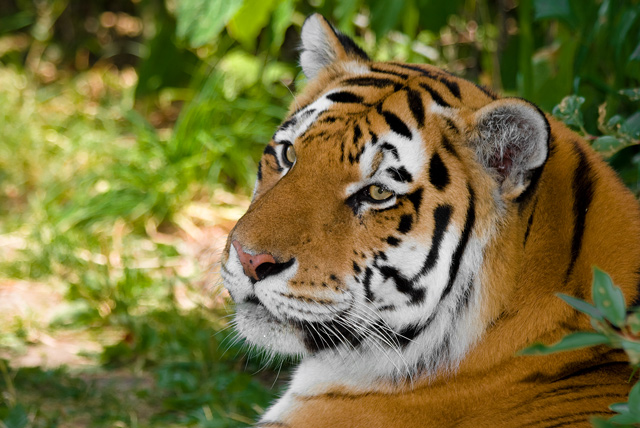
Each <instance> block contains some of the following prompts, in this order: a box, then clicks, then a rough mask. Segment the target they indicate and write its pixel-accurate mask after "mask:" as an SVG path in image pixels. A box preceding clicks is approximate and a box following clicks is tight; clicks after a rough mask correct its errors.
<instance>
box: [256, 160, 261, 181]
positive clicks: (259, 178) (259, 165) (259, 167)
mask: <svg viewBox="0 0 640 428" xmlns="http://www.w3.org/2000/svg"><path fill="white" fill-rule="evenodd" d="M257 176H258V181H260V180H262V161H260V162H258V174H257Z"/></svg>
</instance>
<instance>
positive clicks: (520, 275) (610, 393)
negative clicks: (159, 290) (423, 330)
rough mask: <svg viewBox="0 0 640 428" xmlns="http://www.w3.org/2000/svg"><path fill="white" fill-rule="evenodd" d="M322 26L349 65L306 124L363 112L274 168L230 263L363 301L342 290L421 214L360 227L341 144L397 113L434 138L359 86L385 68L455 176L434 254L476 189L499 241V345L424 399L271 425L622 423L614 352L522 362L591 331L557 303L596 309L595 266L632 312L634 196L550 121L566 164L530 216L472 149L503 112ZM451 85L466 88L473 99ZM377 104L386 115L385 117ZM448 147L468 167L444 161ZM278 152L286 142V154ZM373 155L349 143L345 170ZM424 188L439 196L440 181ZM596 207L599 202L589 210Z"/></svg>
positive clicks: (486, 288) (367, 400) (427, 383)
mask: <svg viewBox="0 0 640 428" xmlns="http://www.w3.org/2000/svg"><path fill="white" fill-rule="evenodd" d="M316 19H318V20H320V21H319V22H320V24H321V26H322V28H323V29H324V30H323V31H324V33H322V34H324V36H325V37H326V39H327V40H326V41H327V43H329V44H330V46H331V49H333V50H334V51H335V53H336V55H335V58H334V61H333V62H332V63H331V64H328V65H327V66H326V67H324V68H323V69H322V71H321V72H320V73H319V74H318V75H317V76H316V77H315V79H314V80H313V81H311V82H310V83H309V84H308V86H307V88H306V89H305V90H304V92H303V93H302V94H301V95H300V96H299V97H298V98H297V100H296V102H295V103H294V106H296V110H298V109H299V108H303V107H304V106H308V105H310V104H312V103H313V102H314V101H315V100H317V99H318V97H319V96H321V95H322V94H326V93H328V92H329V91H332V90H336V89H338V88H348V90H349V92H350V93H351V94H355V95H357V96H358V97H361V99H362V102H359V103H343V104H335V105H333V106H332V107H331V108H330V110H328V112H326V113H324V114H325V115H326V116H327V115H330V116H332V117H333V118H334V120H333V121H332V122H330V123H318V124H313V125H311V126H310V127H309V129H308V130H307V131H306V132H305V133H303V135H302V136H300V137H299V138H298V139H297V140H296V141H295V142H293V143H294V145H295V150H296V154H297V161H296V164H295V166H294V167H292V168H291V169H290V170H289V171H288V172H286V173H285V175H282V172H279V171H278V168H279V165H278V161H277V160H276V158H275V156H271V155H267V154H265V156H264V157H263V159H262V160H261V173H262V177H261V180H260V183H259V186H258V187H257V189H256V193H255V195H254V199H253V202H252V204H251V207H250V208H249V210H248V211H247V213H246V214H245V216H244V217H243V218H242V219H241V220H240V221H239V222H238V224H237V226H236V227H235V229H234V230H233V231H232V233H231V234H230V238H229V243H228V245H227V247H226V250H225V253H224V256H223V264H224V263H227V261H228V260H229V257H230V255H229V251H230V248H231V242H232V241H233V240H237V241H238V242H241V243H242V245H243V246H245V247H247V248H249V249H250V250H251V251H253V252H255V253H260V252H268V253H269V254H271V255H273V256H274V257H275V259H277V260H289V259H292V258H295V260H297V262H298V263H299V266H300V267H299V268H298V271H297V272H296V274H295V276H294V277H293V278H292V279H291V280H289V283H288V290H289V296H288V297H289V298H291V299H297V300H301V301H305V302H313V301H315V300H317V299H327V300H332V299H339V296H340V295H343V294H344V293H346V292H347V291H348V290H347V289H346V285H345V281H342V280H340V281H333V282H332V281H331V280H329V277H330V275H331V276H332V277H333V278H335V277H338V278H343V277H345V276H346V275H349V274H351V273H352V271H353V269H354V264H359V263H364V261H365V260H369V259H371V258H372V257H373V256H374V254H375V253H376V252H377V251H382V250H384V249H385V248H388V247H389V245H388V244H387V243H385V242H384V240H385V238H387V236H388V235H389V231H390V230H391V231H393V230H395V229H396V228H397V227H399V226H398V219H399V218H400V217H401V216H402V215H409V214H411V213H412V208H411V204H410V203H409V201H408V200H406V199H402V198H398V203H397V208H395V210H394V211H389V214H385V212H384V211H381V212H379V213H377V214H376V213H372V212H370V211H367V212H365V213H364V214H360V215H354V210H352V209H351V208H350V207H349V206H348V205H347V204H346V203H345V198H346V196H345V186H346V185H347V184H348V183H352V182H357V181H358V180H361V179H362V177H360V170H359V164H358V163H357V162H354V163H349V162H346V161H344V159H341V153H340V150H339V148H340V143H341V142H342V143H343V145H344V141H345V140H346V141H351V140H352V139H354V135H353V134H354V132H355V131H354V129H355V127H356V125H357V126H358V127H359V130H360V132H362V134H363V136H364V137H363V138H369V137H370V136H371V135H381V134H383V133H385V132H388V130H389V125H388V123H385V122H384V121H382V120H380V113H379V112H380V111H390V112H393V113H394V114H395V115H396V116H397V117H398V118H400V120H402V121H403V122H405V123H407V124H409V125H410V126H411V127H412V129H413V128H416V127H419V125H418V124H416V120H415V119H414V118H413V117H412V114H411V112H410V111H409V109H408V108H407V101H406V96H405V93H404V92H399V91H398V90H397V87H394V86H388V87H382V88H378V87H371V86H367V87H362V86H349V85H345V83H344V82H345V80H346V79H347V78H349V77H351V78H353V77H358V76H360V77H362V75H361V74H357V73H355V74H354V73H353V70H354V69H356V68H357V67H356V66H358V67H372V66H375V67H376V70H378V71H370V72H369V73H368V74H366V75H365V76H374V77H376V78H379V79H391V80H393V81H394V82H397V83H398V85H402V86H403V88H409V89H408V90H415V91H420V94H421V97H422V101H423V104H424V106H425V107H424V111H425V125H424V126H423V127H422V128H420V129H421V134H420V135H421V138H422V140H423V141H424V144H425V146H426V150H427V152H428V153H434V152H435V153H438V154H439V155H440V156H441V158H442V160H443V162H444V164H445V165H446V167H447V169H448V172H449V175H450V177H451V179H450V183H449V184H448V186H447V188H446V189H445V190H444V191H436V190H434V189H432V188H430V187H428V186H426V187H425V189H426V190H425V196H424V198H423V199H422V205H421V207H420V210H419V213H416V218H414V220H413V221H414V229H413V230H412V231H411V232H410V233H411V237H412V238H413V239H417V240H430V239H431V237H432V236H433V235H434V234H435V225H434V221H433V220H432V217H431V215H432V214H431V213H433V211H434V210H435V209H436V207H438V206H442V205H443V204H450V205H451V206H453V207H454V209H453V214H452V217H451V223H452V224H453V225H454V226H455V227H456V228H457V229H458V230H462V229H463V228H464V225H465V219H466V217H465V213H466V212H467V209H468V208H467V207H468V206H469V198H470V195H469V191H468V186H471V188H472V189H473V192H474V195H475V218H476V221H475V224H474V230H473V235H472V236H473V237H487V238H488V243H487V244H486V246H485V247H484V252H483V254H484V258H483V263H482V266H478V267H477V268H478V272H481V276H482V290H481V294H480V296H481V297H480V299H481V309H480V313H479V314H478V316H477V322H478V323H480V324H481V325H482V327H483V333H482V335H481V337H480V338H479V340H477V341H476V342H474V344H473V345H472V346H471V348H470V350H469V351H468V352H467V353H466V355H465V356H464V358H463V359H462V361H460V363H459V365H458V366H457V367H456V368H454V369H453V370H448V369H447V368H446V367H445V368H441V369H440V370H439V371H437V372H436V373H435V375H430V376H425V377H422V378H420V379H418V380H417V381H416V382H415V383H414V384H413V385H411V386H408V384H407V383H402V382H400V383H397V382H396V383H394V382H388V381H386V380H384V379H381V380H380V388H379V389H376V388H369V389H366V388H365V389H364V390H362V389H359V388H354V387H350V386H347V385H343V384H339V383H336V384H330V385H323V386H322V388H320V389H318V390H313V391H309V392H308V393H307V394H296V395H295V396H294V397H293V398H292V402H291V405H290V408H289V409H288V410H287V411H285V412H282V414H281V415H282V416H281V418H280V419H278V420H277V421H265V422H264V423H263V425H262V426H265V427H268V426H273V427H283V426H286V427H292V428H293V427H305V428H312V427H367V428H374V427H381V428H382V427H385V428H386V427H425V426H438V427H441V426H451V427H454V426H455V427H478V426H495V427H512V426H529V425H531V426H545V427H551V426H588V423H587V421H588V419H589V417H590V416H592V415H601V416H606V415H608V414H610V413H611V412H610V411H609V410H608V408H607V405H608V404H610V403H612V402H616V401H623V400H624V397H625V396H626V395H627V394H628V391H629V389H630V385H629V384H628V383H627V379H628V377H629V373H630V369H629V367H628V365H627V364H626V360H625V356H624V355H623V354H620V353H618V352H613V351H607V349H605V348H603V347H596V348H593V349H587V350H579V351H573V352H566V353H562V354H555V355H551V356H545V357H520V356H516V355H515V354H516V352H517V351H519V350H521V349H523V348H524V347H526V346H527V345H529V344H531V343H533V342H536V341H542V342H544V343H552V342H554V341H556V340H558V339H560V338H561V337H562V336H564V335H565V334H567V333H569V332H571V331H577V330H588V329H589V328H590V326H589V321H588V318H587V317H586V316H585V315H582V314H579V313H578V312H576V311H575V310H573V309H572V308H570V307H569V306H567V305H566V304H565V303H563V302H562V301H561V300H560V299H558V298H557V297H556V294H557V293H565V294H569V295H573V296H576V297H579V298H583V299H587V300H590V289H591V275H592V274H591V269H592V266H598V267H600V268H601V269H603V270H605V271H607V272H608V273H610V275H611V276H612V278H613V280H614V282H615V283H616V284H617V285H618V286H619V287H621V289H622V290H623V293H624V295H625V297H626V299H627V302H630V301H632V300H633V299H636V298H637V297H638V279H639V278H638V276H639V271H638V269H639V268H640V215H639V214H640V212H639V209H638V204H637V202H636V200H635V199H634V197H633V195H632V194H631V193H630V192H629V191H628V190H627V189H626V188H625V187H624V185H623V184H622V183H621V181H620V180H619V179H618V178H617V177H616V174H615V173H614V172H613V170H612V169H611V168H610V167H609V166H608V165H607V164H606V163H605V162H604V161H603V160H602V159H601V158H600V156H599V155H598V154H596V153H595V152H593V150H592V149H591V148H590V147H589V146H588V144H586V143H585V142H584V141H583V140H582V139H581V138H580V137H579V136H578V135H577V134H575V133H574V132H572V131H570V130H569V129H567V128H566V127H565V126H564V125H563V124H561V123H559V122H558V121H556V120H555V119H554V118H552V117H551V116H546V120H547V121H548V123H549V126H550V128H549V129H550V143H549V148H550V153H549V156H548V158H547V161H546V164H545V165H544V169H543V170H542V173H541V176H540V177H539V180H538V182H537V187H536V188H535V191H534V192H533V194H532V196H531V197H530V198H529V199H527V200H526V201H525V202H521V203H517V202H516V199H517V198H518V197H519V196H521V195H522V193H523V190H522V188H520V187H517V186H515V185H514V187H511V188H509V189H511V190H509V189H507V190H504V188H505V186H508V183H507V184H503V187H500V186H501V184H500V183H501V182H500V179H496V174H495V173H494V172H491V171H489V170H487V168H486V167H484V166H483V165H481V164H480V163H479V162H478V160H477V157H476V155H475V152H474V150H473V149H472V147H470V146H469V140H470V138H472V137H471V136H472V135H473V134H474V132H475V126H476V122H475V121H476V120H477V118H476V112H477V111H478V109H480V108H482V107H484V106H487V105H489V104H491V103H492V102H495V101H494V99H493V95H492V94H490V93H487V92H486V91H484V90H482V89H481V88H478V87H477V86H475V85H474V84H472V83H470V82H468V81H465V80H463V79H460V78H457V77H455V76H452V75H449V74H446V73H445V72H443V71H441V70H439V69H437V68H435V67H432V66H428V65H420V66H419V68H416V69H409V68H405V67H403V66H401V65H398V64H392V63H372V62H369V61H367V60H366V59H363V58H361V57H359V56H358V55H354V54H353V53H349V52H348V50H347V49H346V48H345V47H344V46H343V45H342V44H341V41H340V40H338V38H337V36H336V33H335V32H333V30H332V29H331V27H330V25H329V24H328V23H327V22H326V21H325V20H324V19H322V18H316ZM303 37H304V35H303ZM354 64H355V65H354ZM303 66H304V64H303ZM416 67H417V66H416ZM420 70H424V71H425V72H426V73H427V74H426V75H425V73H424V72H421V71H420ZM398 73H400V74H406V75H407V77H406V78H402V77H398V76H397V74H398ZM428 76H432V77H428ZM446 81H450V82H455V84H456V85H457V86H458V87H459V89H460V97H459V98H458V97H456V96H455V94H453V93H452V91H451V90H449V89H448V87H447V85H446V83H445V82H446ZM421 83H426V84H428V85H429V86H430V88H431V89H432V90H433V91H434V92H435V94H436V95H435V96H436V97H437V96H439V97H440V98H441V100H443V101H442V102H443V103H445V104H448V105H449V107H448V108H447V109H446V112H445V113H443V114H444V115H443V114H438V113H437V112H432V111H430V110H429V105H430V104H431V103H433V97H434V96H431V99H430V97H429V95H428V94H427V93H425V92H424V91H423V90H422V89H420V88H421V86H420V84H421ZM504 102H506V103H507V104H510V103H520V102H521V101H520V100H506V101H504ZM372 105H380V106H381V107H379V110H378V112H376V111H375V109H374V108H373V107H371V106H372ZM291 113H294V112H293V110H292V112H291ZM447 115H448V116H447ZM445 116H446V117H448V118H449V122H450V123H447V119H446V117H445ZM451 123H453V124H454V126H455V128H457V130H456V129H453V128H451V126H450V125H451ZM443 136H445V137H446V139H447V140H448V141H449V142H450V144H451V145H452V146H453V148H454V150H455V154H452V152H449V151H447V150H446V149H445V148H444V146H443ZM276 146H277V142H274V141H272V142H271V143H270V147H276ZM349 150H351V151H349ZM357 151H358V147H356V146H353V147H352V146H349V144H348V143H347V148H346V152H345V153H346V154H345V153H343V154H342V155H343V156H347V155H348V154H349V153H351V154H353V155H355V154H356V153H357ZM576 171H578V172H579V173H580V174H578V173H577V172H576ZM582 175H584V176H582ZM413 178H414V180H415V181H416V182H420V183H428V182H429V177H428V173H427V171H422V172H421V174H420V176H418V177H413ZM507 181H508V180H505V183H506V182H507ZM585 189H586V190H585ZM589 190H590V192H589ZM499 192H503V193H502V194H503V195H504V196H503V200H502V202H501V204H502V205H501V206H498V205H496V202H495V201H496V196H495V195H496V194H498V193H499ZM509 192H511V193H509ZM587 193H589V194H590V195H591V200H590V203H586V202H584V201H583V202H580V201H578V202H576V198H577V199H580V198H583V200H584V199H585V195H586V194H587ZM581 204H582V205H581ZM583 208H584V210H583V211H584V212H580V211H581V209H583ZM467 215H468V214H467ZM581 221H582V222H583V224H584V227H583V229H581V228H580V224H579V223H580V222H581ZM579 229H580V230H579ZM525 235H526V238H525ZM402 238H403V239H404V236H403V237H402ZM387 241H388V240H387ZM578 244H579V245H578ZM576 246H577V248H575V247H576ZM363 267H364V266H363ZM259 284H260V283H257V284H256V286H258V285H259ZM232 295H233V290H232Z"/></svg>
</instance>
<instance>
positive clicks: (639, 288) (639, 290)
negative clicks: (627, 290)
mask: <svg viewBox="0 0 640 428" xmlns="http://www.w3.org/2000/svg"><path fill="white" fill-rule="evenodd" d="M636 275H638V276H640V269H638V270H637V271H636ZM636 293H637V294H636V297H635V298H634V299H633V300H632V301H631V303H630V304H629V307H630V308H631V307H634V306H636V307H640V281H638V285H637V286H636Z"/></svg>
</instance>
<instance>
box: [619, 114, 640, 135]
mask: <svg viewBox="0 0 640 428" xmlns="http://www.w3.org/2000/svg"><path fill="white" fill-rule="evenodd" d="M619 132H620V133H621V134H626V135H628V136H629V137H631V138H638V137H640V112H635V113H634V114H632V115H631V116H629V117H628V118H627V120H625V121H624V123H623V124H622V125H621V126H620V130H619Z"/></svg>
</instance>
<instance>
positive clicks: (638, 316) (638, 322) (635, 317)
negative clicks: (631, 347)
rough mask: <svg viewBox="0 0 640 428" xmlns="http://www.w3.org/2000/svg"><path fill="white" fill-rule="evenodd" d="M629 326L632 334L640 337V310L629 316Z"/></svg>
mask: <svg viewBox="0 0 640 428" xmlns="http://www.w3.org/2000/svg"><path fill="white" fill-rule="evenodd" d="M627 325H628V326H629V328H630V329H631V333H633V334H635V335H636V336H638V335H640V308H638V309H636V311H635V312H634V313H632V314H630V315H629V316H627Z"/></svg>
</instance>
